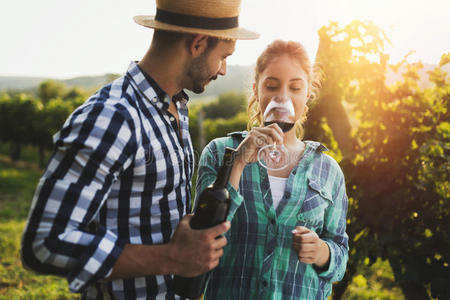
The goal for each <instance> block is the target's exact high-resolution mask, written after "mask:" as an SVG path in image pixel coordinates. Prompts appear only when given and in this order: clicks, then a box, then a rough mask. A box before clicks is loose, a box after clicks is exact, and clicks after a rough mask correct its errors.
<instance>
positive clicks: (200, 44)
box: [188, 34, 208, 57]
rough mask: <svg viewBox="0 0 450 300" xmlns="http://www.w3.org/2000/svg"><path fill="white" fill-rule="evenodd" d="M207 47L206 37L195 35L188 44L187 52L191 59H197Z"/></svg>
mask: <svg viewBox="0 0 450 300" xmlns="http://www.w3.org/2000/svg"><path fill="white" fill-rule="evenodd" d="M207 46H208V36H207V35H203V34H197V35H196V36H195V37H194V38H193V39H192V40H190V42H189V44H188V47H189V52H190V53H191V55H192V56H193V57H198V56H199V55H200V54H202V53H203V52H204V51H205V50H206V48H207Z"/></svg>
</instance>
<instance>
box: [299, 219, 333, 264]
mask: <svg viewBox="0 0 450 300" xmlns="http://www.w3.org/2000/svg"><path fill="white" fill-rule="evenodd" d="M292 233H293V234H294V236H293V246H294V249H295V250H296V251H297V255H298V260H299V261H301V262H302V263H305V264H315V265H316V266H317V267H319V268H322V267H324V266H325V265H327V264H328V261H329V259H330V249H329V248H328V245H327V243H325V242H324V241H323V240H322V239H320V237H319V236H318V235H317V233H315V232H314V231H312V230H309V229H308V228H306V227H303V226H297V227H295V230H294V231H293V232H292Z"/></svg>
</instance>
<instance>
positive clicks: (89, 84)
mask: <svg viewBox="0 0 450 300" xmlns="http://www.w3.org/2000/svg"><path fill="white" fill-rule="evenodd" d="M435 67H436V65H431V64H425V65H424V68H423V69H422V70H420V71H419V76H420V77H421V80H420V82H419V84H420V86H421V87H422V88H425V87H428V86H430V82H429V81H428V73H427V72H428V71H430V70H432V69H434V68H435ZM253 69H254V66H228V69H227V75H226V76H219V78H217V80H215V81H213V82H211V83H210V84H209V85H208V86H207V88H206V90H205V92H204V93H202V94H201V95H197V94H194V93H192V92H188V95H189V97H190V98H191V99H192V100H194V101H201V100H209V99H213V98H215V97H217V96H218V95H220V94H222V93H224V92H228V91H236V92H245V93H248V92H249V91H250V89H251V84H252V82H253V77H252V76H253V75H252V74H253ZM443 69H444V70H445V71H446V72H447V73H450V64H447V65H445V66H444V67H443ZM404 71H405V69H404V68H400V70H399V72H397V73H395V72H393V71H392V70H391V69H389V70H388V72H387V76H386V77H387V79H386V81H387V83H388V84H393V83H395V82H396V81H401V80H402V76H401V73H402V72H404ZM116 76H118V75H116V74H104V75H100V76H83V77H75V78H71V79H67V80H61V82H63V83H65V84H66V85H67V86H69V87H73V86H79V87H82V88H85V89H86V90H92V89H96V88H99V87H101V86H102V85H104V84H106V83H108V82H110V81H112V80H113V79H114V78H116ZM48 79H50V78H44V77H20V76H15V77H8V76H0V91H2V90H33V89H36V88H37V87H38V85H39V84H40V83H41V82H43V81H45V80H48Z"/></svg>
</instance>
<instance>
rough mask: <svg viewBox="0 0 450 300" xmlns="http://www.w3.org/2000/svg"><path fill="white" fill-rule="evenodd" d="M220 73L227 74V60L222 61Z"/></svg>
mask: <svg viewBox="0 0 450 300" xmlns="http://www.w3.org/2000/svg"><path fill="white" fill-rule="evenodd" d="M218 74H219V75H222V76H224V75H225V74H227V61H226V60H224V61H223V62H222V64H221V65H220V69H219V73H218Z"/></svg>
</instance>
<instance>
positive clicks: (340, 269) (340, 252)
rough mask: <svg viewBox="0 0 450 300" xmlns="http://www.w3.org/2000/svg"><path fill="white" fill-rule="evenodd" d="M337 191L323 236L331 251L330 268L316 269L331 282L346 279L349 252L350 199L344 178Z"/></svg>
mask: <svg viewBox="0 0 450 300" xmlns="http://www.w3.org/2000/svg"><path fill="white" fill-rule="evenodd" d="M336 190H337V193H335V196H334V197H333V199H334V200H333V205H332V206H330V207H329V208H328V209H327V210H326V212H325V228H324V233H323V235H322V236H321V237H322V239H323V240H324V241H325V242H326V244H327V245H328V248H329V250H330V259H329V264H328V268H327V269H325V270H323V269H317V268H316V271H318V276H319V277H321V278H323V279H325V280H328V281H330V282H336V281H339V280H341V279H342V278H343V277H344V273H345V269H346V266H347V261H348V250H349V247H348V235H347V233H346V232H345V230H346V215H347V205H348V199H347V195H346V192H345V182H344V179H343V177H342V180H341V181H340V182H339V186H338V188H337V189H336Z"/></svg>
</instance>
